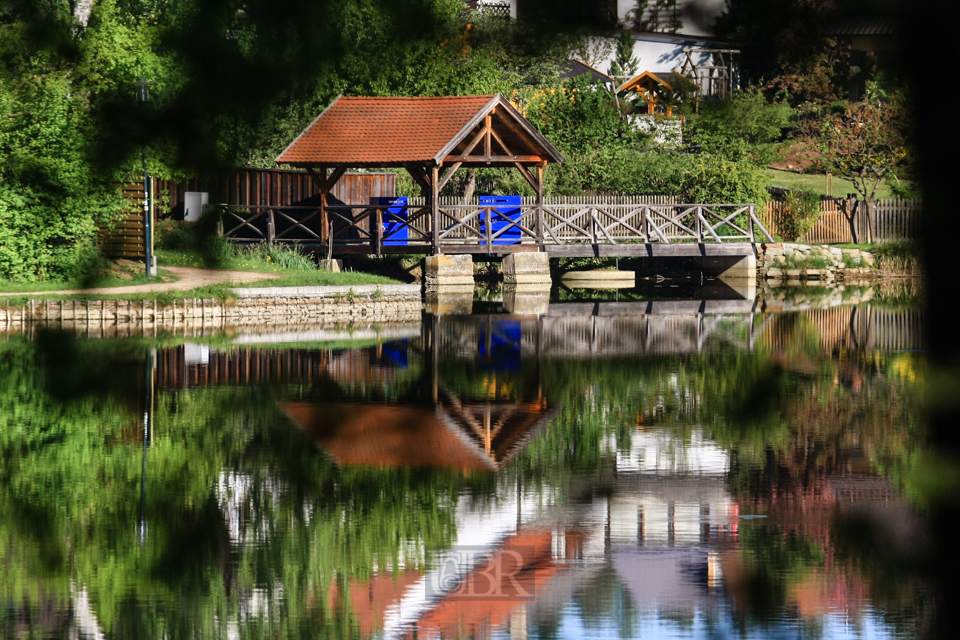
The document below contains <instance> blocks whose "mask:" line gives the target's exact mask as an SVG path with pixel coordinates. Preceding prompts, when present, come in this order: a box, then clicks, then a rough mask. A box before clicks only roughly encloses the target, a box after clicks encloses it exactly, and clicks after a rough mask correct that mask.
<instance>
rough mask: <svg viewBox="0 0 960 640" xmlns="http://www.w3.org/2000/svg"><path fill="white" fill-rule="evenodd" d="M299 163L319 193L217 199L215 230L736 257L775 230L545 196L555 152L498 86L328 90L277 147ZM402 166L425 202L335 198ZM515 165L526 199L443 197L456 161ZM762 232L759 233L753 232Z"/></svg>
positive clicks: (364, 241)
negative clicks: (269, 199)
mask: <svg viewBox="0 0 960 640" xmlns="http://www.w3.org/2000/svg"><path fill="white" fill-rule="evenodd" d="M276 160H277V163H278V164H282V165H288V166H292V167H299V168H303V169H306V170H307V171H308V172H310V173H311V175H312V176H313V178H314V185H313V186H314V187H315V191H316V196H315V197H313V198H312V200H313V201H312V202H309V203H306V202H304V203H301V204H300V205H299V206H290V207H273V206H264V205H261V206H248V207H225V208H224V209H223V210H222V213H221V223H222V229H223V231H222V232H223V235H224V236H226V237H227V238H230V239H232V240H234V241H236V242H247V243H248V242H266V243H267V244H274V243H277V242H282V243H289V244H297V245H303V246H308V247H313V248H314V250H319V251H324V250H325V252H326V254H327V256H328V257H332V256H334V255H345V254H372V255H383V254H387V253H406V254H425V253H428V254H432V255H439V254H441V253H447V254H487V255H505V254H509V253H517V252H527V251H536V252H547V253H549V254H551V255H556V256H743V255H752V254H754V250H753V247H752V246H751V244H752V243H753V242H755V241H756V239H757V238H758V237H761V238H765V239H766V240H768V241H772V240H773V239H772V237H771V236H770V234H768V233H767V232H766V230H765V229H764V227H763V224H762V223H761V222H760V220H759V219H758V218H757V215H756V211H755V210H754V205H752V204H671V205H667V204H664V205H655V204H642V205H633V204H601V203H599V202H597V203H594V204H587V205H579V204H568V205H561V204H550V205H548V204H547V203H546V200H545V198H544V193H543V186H544V177H543V175H544V170H545V169H546V167H547V166H548V165H549V164H550V163H561V162H563V156H562V155H561V154H560V152H559V151H557V149H556V148H554V147H553V145H552V144H550V142H549V141H548V140H547V139H546V138H545V137H544V136H543V135H542V134H541V133H540V132H539V131H537V129H536V128H535V127H534V126H533V125H532V124H531V123H530V122H528V121H527V120H526V119H525V118H524V117H523V115H522V114H520V112H519V111H517V109H516V108H515V107H514V106H513V105H512V104H511V103H510V101H509V100H507V99H506V98H505V97H504V96H502V95H500V94H497V95H492V96H456V97H433V98H363V97H343V96H340V97H338V98H337V99H336V100H334V101H333V102H332V103H331V104H330V105H329V106H328V107H327V108H326V109H325V110H324V111H323V113H321V114H320V115H319V116H317V118H316V119H315V120H314V121H313V122H312V123H311V124H310V126H308V127H307V128H306V129H305V130H304V131H303V132H302V133H301V134H300V135H299V136H298V137H297V138H296V139H295V140H294V141H293V142H291V143H290V145H289V146H288V147H287V148H286V149H285V150H284V151H283V153H281V154H280V155H279V156H278V157H277V159H276ZM388 167H393V168H402V169H405V170H406V171H407V172H408V173H409V174H410V176H411V178H412V179H413V180H414V182H416V184H417V185H419V187H420V189H421V192H422V194H423V198H424V201H423V204H422V205H413V206H408V205H407V204H406V203H400V202H393V203H389V204H385V203H384V202H383V201H382V200H379V199H378V201H377V202H372V203H347V204H343V205H339V204H334V203H333V202H332V201H331V200H330V199H329V196H330V195H331V193H332V189H333V188H334V186H335V185H336V184H337V181H338V180H339V179H340V178H341V176H343V175H344V173H345V172H346V171H347V170H348V169H373V168H376V169H383V168H388ZM481 167H500V168H510V169H515V170H517V171H518V172H519V174H520V176H521V177H522V178H523V179H524V180H525V181H526V182H527V184H529V185H530V187H531V188H532V190H533V192H534V193H535V194H536V196H535V202H533V203H529V202H528V203H522V202H520V203H517V202H515V201H514V202H512V203H496V204H495V203H483V204H480V205H474V204H443V203H442V202H441V197H440V194H441V192H442V190H443V189H444V187H445V186H446V185H447V184H449V183H450V180H451V179H452V178H453V177H454V175H455V174H456V172H457V171H458V170H460V169H462V168H463V169H468V168H481ZM758 233H759V234H761V235H760V236H758Z"/></svg>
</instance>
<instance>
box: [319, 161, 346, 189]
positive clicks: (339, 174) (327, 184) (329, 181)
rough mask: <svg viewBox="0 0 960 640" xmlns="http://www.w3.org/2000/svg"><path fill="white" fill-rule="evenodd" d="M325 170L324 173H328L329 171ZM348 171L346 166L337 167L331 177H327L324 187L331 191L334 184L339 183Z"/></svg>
mask: <svg viewBox="0 0 960 640" xmlns="http://www.w3.org/2000/svg"><path fill="white" fill-rule="evenodd" d="M323 172H324V174H326V172H327V171H326V169H324V171H323ZM346 172H347V168H346V167H337V168H336V169H334V170H333V173H331V174H330V177H329V178H327V180H326V182H325V183H324V185H323V187H322V189H323V190H324V191H326V192H327V193H330V190H331V189H333V186H334V185H335V184H337V181H338V180H340V178H341V177H343V174H344V173H346Z"/></svg>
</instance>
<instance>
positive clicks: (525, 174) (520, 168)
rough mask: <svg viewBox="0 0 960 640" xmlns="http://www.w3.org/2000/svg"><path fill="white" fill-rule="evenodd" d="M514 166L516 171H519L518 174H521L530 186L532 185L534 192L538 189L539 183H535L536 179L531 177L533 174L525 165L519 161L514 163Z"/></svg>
mask: <svg viewBox="0 0 960 640" xmlns="http://www.w3.org/2000/svg"><path fill="white" fill-rule="evenodd" d="M514 166H516V167H517V171H519V172H520V175H521V176H523V179H524V180H526V181H527V182H528V183H529V184H530V186H531V187H533V190H534V191H535V192H536V191H539V190H540V185H539V184H538V183H537V179H536V178H534V177H533V174H532V173H530V171H528V170H527V168H526V167H525V166H523V165H522V164H520V163H519V162H517V163H515V164H514ZM541 171H542V169H541Z"/></svg>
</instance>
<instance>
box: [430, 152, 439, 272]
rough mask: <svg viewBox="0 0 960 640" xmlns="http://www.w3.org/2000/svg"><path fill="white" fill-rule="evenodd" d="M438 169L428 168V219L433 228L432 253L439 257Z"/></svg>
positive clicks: (434, 167)
mask: <svg viewBox="0 0 960 640" xmlns="http://www.w3.org/2000/svg"><path fill="white" fill-rule="evenodd" d="M438 186H440V167H438V166H436V165H434V166H432V167H430V218H431V226H432V228H433V253H434V255H440V192H439V190H438V189H437V187H438Z"/></svg>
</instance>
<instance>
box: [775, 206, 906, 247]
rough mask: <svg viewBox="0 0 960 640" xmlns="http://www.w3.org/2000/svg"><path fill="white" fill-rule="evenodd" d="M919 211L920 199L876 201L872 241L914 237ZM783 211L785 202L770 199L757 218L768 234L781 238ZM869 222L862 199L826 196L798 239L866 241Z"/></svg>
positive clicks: (823, 242)
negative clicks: (817, 218)
mask: <svg viewBox="0 0 960 640" xmlns="http://www.w3.org/2000/svg"><path fill="white" fill-rule="evenodd" d="M920 212H921V202H920V200H899V199H891V200H876V201H875V203H874V208H873V216H872V217H873V220H872V222H873V241H874V242H883V241H887V240H910V239H913V238H916V237H917V234H918V232H919V222H920V215H921V213H920ZM786 213H787V212H786V205H785V203H783V202H771V203H769V204H768V205H767V210H766V212H765V213H762V214H761V215H760V217H761V220H763V222H764V224H765V225H766V227H767V229H768V230H769V231H770V233H771V234H773V235H775V236H781V237H782V236H783V235H784V234H783V228H784V225H783V219H784V217H785V216H786ZM869 223H870V221H869V220H868V218H867V206H866V204H865V203H864V202H863V201H862V200H847V199H840V198H825V199H823V200H821V201H820V219H819V220H817V223H816V224H815V225H814V227H813V228H812V229H811V230H810V231H808V232H807V233H805V234H804V235H803V236H802V237H801V238H799V241H800V242H804V243H808V244H840V243H848V242H867V241H868V236H869V229H870V224H869Z"/></svg>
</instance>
